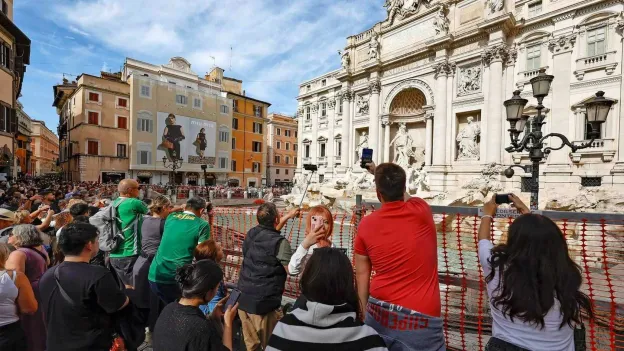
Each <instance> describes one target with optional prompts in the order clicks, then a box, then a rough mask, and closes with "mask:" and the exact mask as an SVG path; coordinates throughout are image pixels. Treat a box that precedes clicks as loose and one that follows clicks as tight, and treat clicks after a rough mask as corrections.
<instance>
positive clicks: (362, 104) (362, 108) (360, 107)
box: [356, 95, 368, 115]
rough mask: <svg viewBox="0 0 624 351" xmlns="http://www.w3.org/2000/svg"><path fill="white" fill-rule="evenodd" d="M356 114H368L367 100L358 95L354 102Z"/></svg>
mask: <svg viewBox="0 0 624 351" xmlns="http://www.w3.org/2000/svg"><path fill="white" fill-rule="evenodd" d="M356 107H357V112H358V113H359V114H362V115H365V114H367V113H368V99H365V98H364V96H362V95H359V96H358V98H357V101H356Z"/></svg>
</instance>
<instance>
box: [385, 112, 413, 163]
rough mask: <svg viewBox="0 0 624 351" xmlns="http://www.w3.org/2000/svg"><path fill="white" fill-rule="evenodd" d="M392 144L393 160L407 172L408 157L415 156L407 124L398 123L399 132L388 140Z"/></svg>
mask: <svg viewBox="0 0 624 351" xmlns="http://www.w3.org/2000/svg"><path fill="white" fill-rule="evenodd" d="M393 145H394V160H393V162H394V163H396V164H397V165H399V166H401V167H403V169H404V170H405V171H406V172H407V170H408V168H409V165H410V159H411V158H412V157H414V156H415V154H414V140H413V139H412V137H411V136H410V135H409V134H408V133H407V126H406V125H405V123H400V124H399V132H398V133H397V135H396V136H395V137H394V139H392V141H391V142H390V146H393Z"/></svg>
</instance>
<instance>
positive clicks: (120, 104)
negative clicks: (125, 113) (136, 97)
mask: <svg viewBox="0 0 624 351" xmlns="http://www.w3.org/2000/svg"><path fill="white" fill-rule="evenodd" d="M117 107H124V108H125V107H128V99H124V98H117Z"/></svg>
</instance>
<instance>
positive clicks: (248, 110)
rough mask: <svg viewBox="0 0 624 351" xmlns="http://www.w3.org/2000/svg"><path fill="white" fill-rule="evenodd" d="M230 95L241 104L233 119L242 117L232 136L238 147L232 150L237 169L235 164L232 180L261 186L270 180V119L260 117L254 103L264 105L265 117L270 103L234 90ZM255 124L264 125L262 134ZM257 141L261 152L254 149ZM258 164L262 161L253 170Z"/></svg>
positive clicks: (231, 174)
mask: <svg viewBox="0 0 624 351" xmlns="http://www.w3.org/2000/svg"><path fill="white" fill-rule="evenodd" d="M228 96H229V97H230V98H232V99H233V100H234V101H237V102H236V104H237V106H238V108H237V109H236V110H235V111H234V114H233V118H234V119H236V120H238V129H237V130H233V131H232V136H233V137H234V138H235V139H236V148H235V149H234V150H232V160H233V161H234V162H235V165H236V168H234V167H232V169H231V172H230V173H229V174H228V179H229V180H230V182H232V181H234V180H235V181H238V184H239V185H240V186H252V185H254V184H255V186H260V185H262V184H265V182H266V165H267V159H266V158H267V157H266V153H267V140H266V138H265V135H266V131H267V119H266V117H258V116H256V115H255V114H254V106H262V114H261V116H266V115H267V109H268V103H262V102H259V101H256V100H250V99H248V98H246V97H244V96H240V95H235V94H231V93H230V94H228ZM232 123H234V122H232ZM254 123H259V124H261V125H262V133H257V132H254ZM232 125H233V124H232ZM254 142H259V143H261V144H262V148H261V150H260V152H255V151H253V145H254ZM254 163H259V164H260V167H259V169H257V170H256V172H254V169H253V164H254ZM233 165H234V164H233Z"/></svg>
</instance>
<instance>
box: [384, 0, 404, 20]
mask: <svg viewBox="0 0 624 351" xmlns="http://www.w3.org/2000/svg"><path fill="white" fill-rule="evenodd" d="M404 4H405V0H386V3H385V4H384V7H385V8H386V12H387V14H388V19H387V25H386V26H391V25H392V23H393V22H394V17H396V15H397V14H400V12H401V10H402V9H403V5H404Z"/></svg>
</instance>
